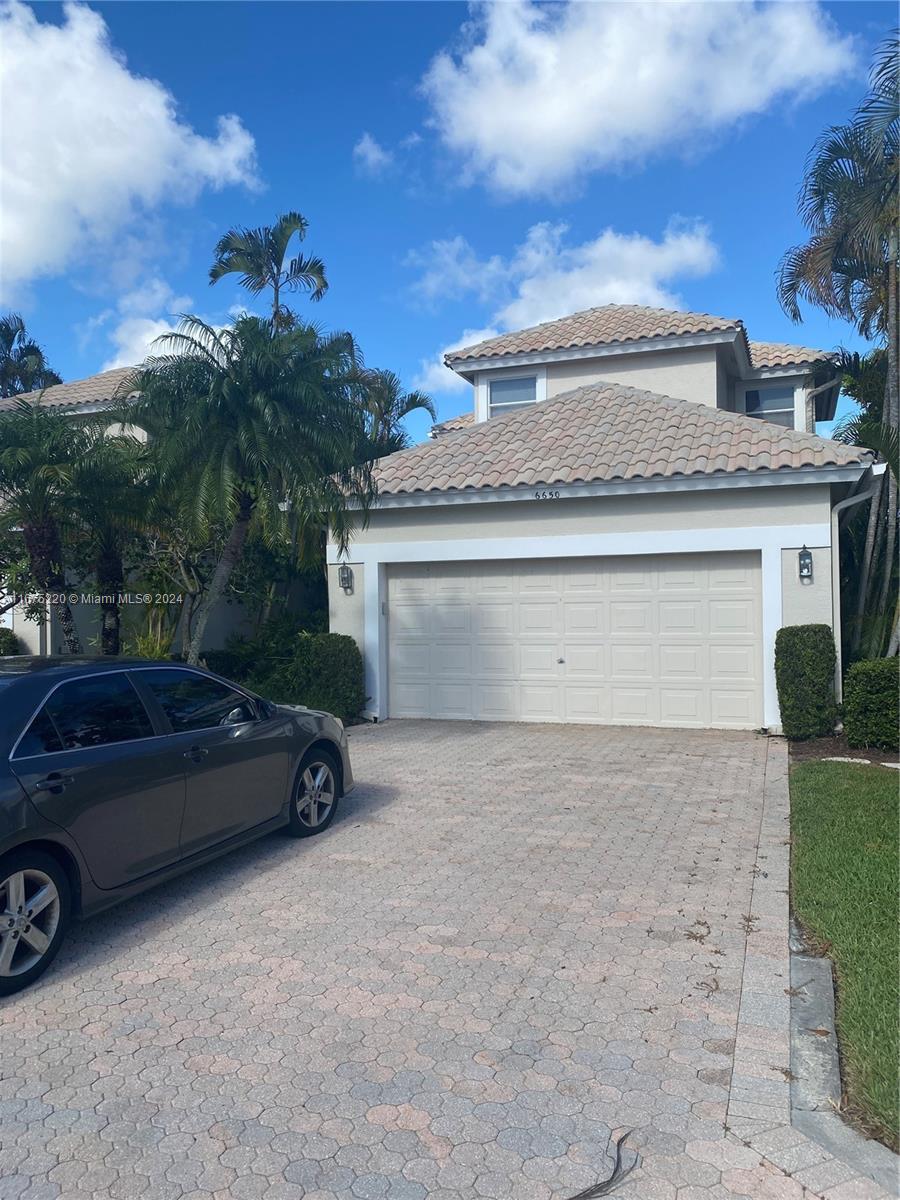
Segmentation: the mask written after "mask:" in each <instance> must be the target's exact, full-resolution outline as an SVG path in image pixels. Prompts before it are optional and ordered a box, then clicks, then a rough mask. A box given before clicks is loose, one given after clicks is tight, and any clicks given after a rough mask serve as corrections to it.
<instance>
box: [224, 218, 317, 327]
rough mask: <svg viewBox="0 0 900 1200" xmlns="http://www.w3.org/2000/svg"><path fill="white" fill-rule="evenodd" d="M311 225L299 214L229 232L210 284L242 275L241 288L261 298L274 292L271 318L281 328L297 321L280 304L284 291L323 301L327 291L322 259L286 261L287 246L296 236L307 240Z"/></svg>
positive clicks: (302, 258) (303, 258)
mask: <svg viewBox="0 0 900 1200" xmlns="http://www.w3.org/2000/svg"><path fill="white" fill-rule="evenodd" d="M308 228H309V222H308V221H307V219H306V218H305V217H304V216H302V215H301V214H300V213H298V212H289V213H285V214H284V215H283V216H280V217H279V218H278V220H277V221H276V222H275V224H274V225H263V226H261V227H260V228H259V229H243V228H238V229H229V231H228V233H226V234H225V235H224V237H222V238H220V239H219V241H218V243H217V245H216V261H215V262H214V263H213V265H212V266H211V267H210V269H209V282H210V283H211V284H213V283H216V282H218V280H220V279H221V278H222V277H223V276H224V275H240V277H241V280H240V282H241V285H242V286H243V287H245V288H246V289H247V290H248V291H249V292H250V293H251V294H252V295H254V296H258V295H260V294H261V293H262V292H264V291H265V290H266V289H267V288H271V291H272V319H273V320H274V321H275V322H276V323H277V324H278V325H279V327H281V328H288V327H289V326H290V325H292V324H293V322H294V315H293V313H292V312H291V310H290V309H289V308H288V307H287V306H286V305H283V304H282V302H281V294H282V292H297V291H302V292H308V293H309V294H310V298H311V299H313V300H321V299H322V297H323V296H324V295H325V293H326V292H327V291H328V281H327V279H326V278H325V264H324V263H323V262H322V260H321V258H316V257H314V256H312V255H310V256H308V257H306V256H304V255H302V254H298V255H297V256H296V257H295V258H292V259H291V260H290V261H289V262H286V259H287V252H288V246H289V245H290V243H291V241H292V239H293V238H294V236H295V235H296V236H297V238H298V240H299V241H301V242H302V241H303V239H304V238H305V237H306V232H307V229H308Z"/></svg>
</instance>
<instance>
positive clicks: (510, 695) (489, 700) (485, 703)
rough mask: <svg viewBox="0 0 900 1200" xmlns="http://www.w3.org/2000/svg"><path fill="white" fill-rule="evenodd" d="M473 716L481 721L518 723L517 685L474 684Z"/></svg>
mask: <svg viewBox="0 0 900 1200" xmlns="http://www.w3.org/2000/svg"><path fill="white" fill-rule="evenodd" d="M474 690H475V696H474V711H473V715H474V716H475V717H476V719H478V720H481V721H518V720H519V706H518V685H516V684H513V683H503V684H501V683H498V684H489V683H488V684H484V683H483V684H476V685H475V689H474Z"/></svg>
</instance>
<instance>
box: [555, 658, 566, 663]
mask: <svg viewBox="0 0 900 1200" xmlns="http://www.w3.org/2000/svg"><path fill="white" fill-rule="evenodd" d="M556 661H557V662H558V663H564V662H565V661H566V660H565V659H564V658H558V659H557V660H556Z"/></svg>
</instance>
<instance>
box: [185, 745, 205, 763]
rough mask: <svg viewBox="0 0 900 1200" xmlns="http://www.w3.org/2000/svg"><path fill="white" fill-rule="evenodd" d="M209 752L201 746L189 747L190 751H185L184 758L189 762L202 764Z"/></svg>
mask: <svg viewBox="0 0 900 1200" xmlns="http://www.w3.org/2000/svg"><path fill="white" fill-rule="evenodd" d="M207 754H209V751H208V750H207V749H205V747H203V746H191V748H190V750H185V752H184V757H185V758H189V759H190V760H191V762H196V763H198V762H202V761H203V759H204V758H206V756H207Z"/></svg>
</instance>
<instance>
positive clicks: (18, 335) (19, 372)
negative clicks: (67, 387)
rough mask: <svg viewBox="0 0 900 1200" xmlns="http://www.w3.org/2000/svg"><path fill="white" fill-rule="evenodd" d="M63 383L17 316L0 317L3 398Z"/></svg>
mask: <svg viewBox="0 0 900 1200" xmlns="http://www.w3.org/2000/svg"><path fill="white" fill-rule="evenodd" d="M55 383H62V377H61V376H60V375H57V373H56V372H55V371H52V370H51V369H50V367H49V366H48V365H47V360H46V358H45V357H44V351H43V350H42V349H41V347H40V346H39V345H38V344H37V342H36V341H35V340H34V339H33V338H30V337H29V336H28V333H27V332H26V329H25V322H24V321H23V320H22V318H21V317H20V316H19V314H18V313H7V314H6V316H3V317H0V396H2V397H8V396H20V395H21V394H22V393H23V392H34V391H38V390H40V389H41V388H46V387H52V386H53V384H55Z"/></svg>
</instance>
